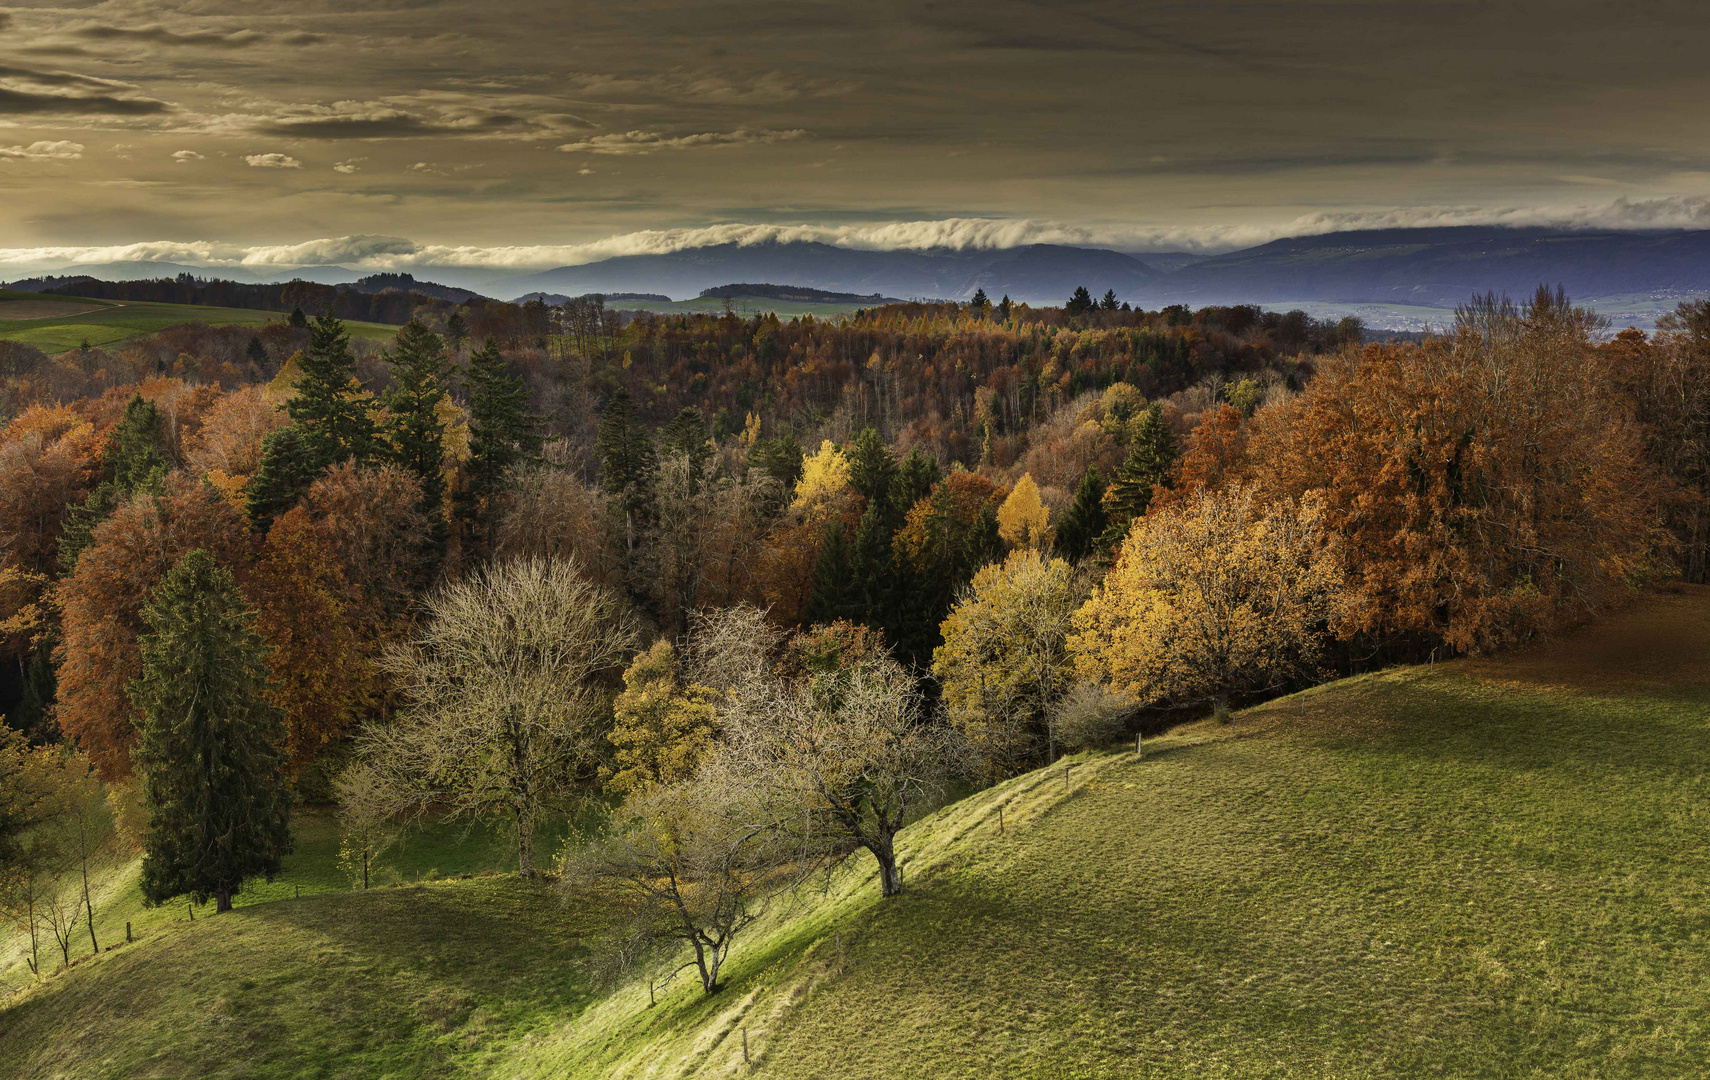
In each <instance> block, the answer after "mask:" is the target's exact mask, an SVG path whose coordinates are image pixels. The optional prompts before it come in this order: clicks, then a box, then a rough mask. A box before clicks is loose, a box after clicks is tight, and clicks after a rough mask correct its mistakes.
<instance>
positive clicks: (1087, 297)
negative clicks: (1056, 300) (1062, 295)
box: [1063, 285, 1093, 318]
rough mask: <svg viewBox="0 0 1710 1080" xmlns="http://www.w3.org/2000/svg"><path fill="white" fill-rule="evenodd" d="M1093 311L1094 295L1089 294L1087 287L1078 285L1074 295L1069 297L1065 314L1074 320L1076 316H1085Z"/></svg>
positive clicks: (1064, 309) (1065, 305)
mask: <svg viewBox="0 0 1710 1080" xmlns="http://www.w3.org/2000/svg"><path fill="white" fill-rule="evenodd" d="M1092 309H1093V298H1092V293H1090V292H1087V287H1086V286H1085V285H1077V286H1075V291H1074V293H1073V294H1071V295H1070V297H1069V302H1068V303H1066V304H1064V305H1063V314H1065V315H1068V316H1069V317H1070V318H1073V317H1074V316H1076V315H1085V314H1086V313H1087V312H1089V311H1091V310H1092Z"/></svg>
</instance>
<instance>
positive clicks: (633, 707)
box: [606, 640, 717, 795]
mask: <svg viewBox="0 0 1710 1080" xmlns="http://www.w3.org/2000/svg"><path fill="white" fill-rule="evenodd" d="M623 686H624V689H623V693H621V694H619V695H618V696H617V700H616V701H614V702H613V703H612V714H613V724H612V731H611V734H610V735H608V736H607V738H608V739H610V740H611V743H612V745H613V746H615V747H616V748H617V755H616V756H617V770H616V772H615V773H614V774H613V775H612V777H611V779H610V780H608V781H607V782H606V786H607V787H609V788H611V789H612V790H613V791H617V792H619V793H622V794H625V795H629V794H636V793H640V792H644V791H647V790H648V789H650V788H653V787H655V786H658V785H661V784H664V785H670V784H678V783H682V782H683V781H685V780H688V779H690V778H691V777H693V776H694V775H695V771H696V770H697V769H699V768H700V764H701V760H702V759H703V758H705V757H706V755H707V753H708V752H709V751H710V750H711V749H712V743H713V733H714V731H715V730H716V729H717V720H716V717H715V715H714V711H713V696H714V695H713V691H712V690H710V689H708V688H707V687H704V686H696V685H689V686H684V685H683V684H682V681H681V679H680V678H679V676H678V672H677V653H676V650H675V649H674V648H672V647H671V643H670V642H669V641H664V640H660V641H656V642H654V644H653V647H652V648H651V649H648V650H647V651H646V652H644V653H638V654H637V655H636V657H635V660H634V661H633V662H632V663H631V664H630V665H629V670H627V671H625V672H624V673H623Z"/></svg>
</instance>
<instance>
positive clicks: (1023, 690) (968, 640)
mask: <svg viewBox="0 0 1710 1080" xmlns="http://www.w3.org/2000/svg"><path fill="white" fill-rule="evenodd" d="M1084 595H1085V592H1084V590H1082V588H1081V587H1080V586H1079V585H1078V584H1077V582H1076V581H1075V572H1074V569H1073V568H1072V567H1071V566H1070V565H1069V564H1068V563H1067V562H1065V561H1063V560H1062V559H1049V560H1048V559H1046V558H1045V557H1044V556H1043V555H1041V554H1040V553H1039V552H1037V551H1034V550H1032V549H1022V550H1019V551H1015V552H1011V553H1010V556H1009V558H1007V559H1005V560H1004V561H1003V562H1002V563H993V564H992V565H990V566H987V567H985V568H984V569H983V570H981V571H980V572H979V573H977V574H975V575H974V580H973V583H972V584H971V585H970V586H969V588H968V590H967V591H966V592H965V593H964V594H963V596H962V598H961V600H960V601H958V602H957V604H956V606H955V607H954V608H953V609H951V612H950V616H949V618H947V619H945V620H944V623H943V626H942V627H941V628H940V629H941V632H942V633H943V635H944V644H942V645H940V646H939V647H938V648H937V649H936V650H935V651H934V652H933V654H932V670H933V673H934V674H936V675H937V676H938V678H939V681H940V682H941V683H942V685H943V688H944V706H945V710H946V712H947V713H948V714H949V719H950V723H951V725H952V726H954V727H955V728H956V729H957V730H958V731H960V732H961V733H962V734H963V735H964V736H966V737H967V739H968V741H969V742H970V743H971V744H972V746H973V748H974V750H975V751H976V753H978V755H979V756H980V758H981V759H982V761H983V762H984V764H985V767H986V769H987V770H988V771H989V772H990V773H991V775H992V776H993V777H994V778H995V777H999V776H1006V775H1009V774H1011V773H1013V772H1016V771H1019V770H1020V769H1023V768H1027V767H1028V766H1030V765H1032V764H1034V763H1036V762H1037V761H1038V760H1039V759H1040V758H1041V757H1042V756H1043V757H1044V758H1045V759H1046V760H1050V759H1051V758H1054V757H1055V756H1056V749H1057V739H1056V737H1055V732H1054V731H1053V730H1052V726H1051V722H1050V718H1051V707H1052V705H1053V704H1055V703H1056V701H1057V699H1058V698H1060V697H1061V696H1062V695H1063V694H1064V693H1065V692H1066V691H1067V690H1068V688H1069V685H1070V683H1071V681H1072V680H1073V678H1074V670H1073V665H1072V661H1071V657H1070V655H1069V650H1068V637H1069V633H1070V631H1071V629H1072V620H1073V619H1074V616H1075V610H1076V608H1078V607H1079V606H1080V603H1081V598H1082V597H1083V596H1084Z"/></svg>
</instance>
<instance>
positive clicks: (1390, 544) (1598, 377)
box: [1249, 291, 1662, 652]
mask: <svg viewBox="0 0 1710 1080" xmlns="http://www.w3.org/2000/svg"><path fill="white" fill-rule="evenodd" d="M1597 326H1598V324H1597V322H1596V320H1595V319H1594V318H1593V317H1592V316H1590V315H1589V314H1587V313H1585V312H1583V311H1580V310H1578V309H1574V308H1572V307H1570V306H1569V305H1568V303H1567V301H1566V298H1565V297H1563V296H1560V295H1559V294H1557V295H1552V294H1550V293H1547V292H1542V291H1541V292H1540V294H1539V295H1538V297H1536V298H1535V299H1534V300H1533V301H1532V302H1531V303H1529V304H1528V305H1527V306H1526V307H1524V308H1523V309H1521V308H1515V307H1514V306H1513V305H1511V304H1508V303H1507V302H1506V301H1500V302H1499V301H1496V300H1494V299H1490V298H1486V299H1485V300H1483V301H1480V302H1478V303H1477V304H1475V305H1473V306H1472V307H1470V308H1466V309H1463V311H1462V313H1461V319H1460V327H1459V330H1458V332H1457V334H1456V336H1455V337H1454V338H1453V339H1450V340H1437V341H1429V342H1426V343H1425V344H1423V345H1419V346H1398V345H1390V344H1382V345H1372V346H1368V347H1367V348H1366V349H1365V350H1363V351H1362V352H1360V353H1358V354H1356V355H1353V356H1351V357H1349V358H1347V359H1345V360H1333V361H1329V362H1326V363H1325V364H1324V365H1323V366H1322V367H1321V369H1320V371H1319V374H1318V376H1317V377H1316V378H1315V379H1314V380H1313V381H1312V383H1310V384H1309V385H1308V387H1307V390H1306V392H1305V393H1304V394H1303V395H1301V396H1300V397H1298V398H1296V399H1294V400H1293V401H1291V402H1289V403H1287V404H1284V405H1281V406H1278V407H1272V408H1265V409H1261V410H1259V412H1258V413H1257V414H1256V416H1255V418H1254V421H1253V433H1252V436H1251V438H1252V443H1251V446H1250V448H1249V449H1250V455H1249V456H1250V460H1251V462H1252V466H1251V467H1252V469H1253V470H1254V473H1255V475H1256V476H1257V477H1258V478H1259V479H1261V481H1262V482H1263V483H1264V484H1265V486H1266V488H1267V489H1268V491H1269V493H1270V495H1271V497H1276V496H1278V495H1281V496H1286V497H1299V496H1302V495H1304V494H1305V493H1306V492H1308V491H1319V492H1322V497H1323V500H1324V502H1323V506H1324V522H1325V526H1326V528H1327V529H1328V531H1329V532H1330V533H1333V534H1339V535H1340V536H1341V537H1342V538H1343V540H1344V541H1345V544H1346V551H1347V553H1348V574H1349V585H1350V591H1351V594H1352V599H1353V601H1354V602H1353V603H1351V604H1349V605H1348V606H1347V607H1346V608H1345V609H1344V613H1343V615H1342V617H1341V618H1340V619H1339V620H1338V626H1337V629H1338V631H1339V632H1340V633H1341V634H1342V635H1343V636H1344V637H1353V636H1356V635H1359V636H1363V637H1364V638H1365V640H1367V641H1368V642H1370V643H1373V644H1375V645H1377V646H1379V647H1385V646H1391V645H1394V646H1400V647H1403V648H1405V649H1410V650H1418V649H1419V648H1421V647H1423V646H1428V645H1429V646H1435V645H1437V644H1438V643H1442V644H1447V645H1448V646H1450V647H1451V648H1453V649H1456V650H1460V651H1463V652H1478V651H1484V650H1489V649H1493V648H1498V647H1502V646H1504V645H1508V644H1513V643H1516V642H1519V641H1524V640H1526V639H1528V638H1529V637H1531V636H1533V635H1534V634H1536V633H1539V632H1541V631H1544V630H1547V629H1549V628H1550V627H1552V626H1554V625H1558V624H1559V623H1561V622H1563V621H1564V620H1569V619H1572V618H1574V617H1576V616H1583V615H1585V614H1588V613H1590V612H1592V611H1595V610H1596V609H1597V608H1599V607H1600V606H1601V605H1603V604H1605V603H1608V602H1610V601H1612V600H1614V599H1617V598H1619V597H1620V596H1622V595H1623V594H1624V593H1625V592H1626V591H1627V590H1628V589H1629V588H1630V587H1631V586H1632V585H1633V584H1635V583H1637V582H1639V581H1641V580H1643V579H1644V578H1645V577H1646V576H1647V575H1648V574H1649V573H1650V572H1652V570H1653V569H1654V568H1655V567H1657V566H1658V564H1659V559H1658V553H1659V543H1660V542H1661V540H1662V535H1661V530H1660V528H1659V517H1658V511H1657V506H1658V499H1657V482H1656V478H1655V475H1654V472H1653V471H1652V470H1651V469H1650V468H1649V467H1648V466H1647V464H1646V463H1645V460H1644V453H1643V442H1642V437H1641V432H1640V429H1639V427H1638V425H1637V424H1635V423H1634V421H1633V418H1632V415H1631V410H1630V408H1629V407H1628V406H1627V405H1626V404H1625V399H1624V398H1623V396H1622V395H1621V394H1619V393H1618V392H1616V391H1615V390H1614V388H1612V387H1611V386H1610V384H1609V380H1608V368H1607V365H1605V364H1603V363H1601V362H1600V361H1599V360H1598V358H1597V357H1596V355H1595V351H1594V347H1593V345H1592V340H1591V336H1592V333H1593V331H1594V330H1595V329H1597Z"/></svg>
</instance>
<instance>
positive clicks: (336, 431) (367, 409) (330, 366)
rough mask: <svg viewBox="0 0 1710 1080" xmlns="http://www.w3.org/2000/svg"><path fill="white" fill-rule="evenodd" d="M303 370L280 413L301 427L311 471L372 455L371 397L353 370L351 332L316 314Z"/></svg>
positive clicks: (374, 441) (375, 433)
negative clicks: (312, 468) (286, 415)
mask: <svg viewBox="0 0 1710 1080" xmlns="http://www.w3.org/2000/svg"><path fill="white" fill-rule="evenodd" d="M300 363H301V365H302V374H301V376H300V377H299V378H298V379H297V385H296V386H295V387H294V388H293V390H294V392H293V394H292V396H291V399H290V400H289V401H287V402H286V403H285V412H286V413H287V414H288V415H289V416H290V417H291V422H292V423H293V424H295V425H297V427H299V428H300V429H302V430H301V438H302V440H303V448H304V450H305V451H306V452H307V453H308V455H309V461H310V462H311V463H312V464H313V465H314V468H315V471H316V473H317V474H318V473H320V472H324V471H325V470H327V469H330V468H331V467H332V466H334V465H337V464H339V463H340V462H344V461H350V460H352V459H354V460H355V461H356V462H357V463H358V464H366V463H367V462H368V461H370V460H372V459H373V457H374V454H375V451H376V450H377V449H378V447H379V439H378V429H377V427H376V425H375V422H374V401H373V398H371V397H370V396H369V394H368V393H367V391H365V390H363V389H362V386H361V384H360V383H358V382H357V380H356V375H355V372H354V369H355V366H356V357H355V356H353V355H351V352H350V334H349V333H348V332H347V331H346V330H345V328H344V323H343V322H341V321H340V320H338V319H336V318H334V317H333V316H332V315H321V316H319V317H317V318H316V319H315V321H314V322H313V323H312V324H311V325H310V327H309V347H308V348H307V349H305V350H303V353H302V360H301V361H300Z"/></svg>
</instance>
